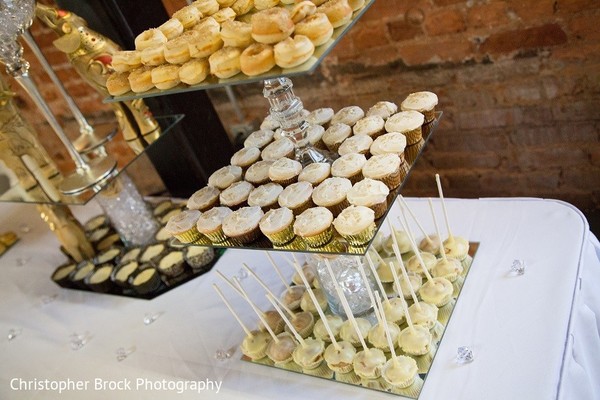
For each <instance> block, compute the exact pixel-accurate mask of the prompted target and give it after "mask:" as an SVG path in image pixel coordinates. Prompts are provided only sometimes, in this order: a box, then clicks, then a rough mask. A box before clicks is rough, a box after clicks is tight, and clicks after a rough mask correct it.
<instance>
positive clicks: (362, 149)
mask: <svg viewBox="0 0 600 400" xmlns="http://www.w3.org/2000/svg"><path fill="white" fill-rule="evenodd" d="M372 144H373V138H371V136H369V135H355V136H350V137H349V138H348V139H346V140H344V143H342V144H341V146H340V148H339V149H338V154H339V155H340V156H345V155H346V154H350V153H358V154H364V155H365V156H368V155H369V149H370V148H371V145H372Z"/></svg>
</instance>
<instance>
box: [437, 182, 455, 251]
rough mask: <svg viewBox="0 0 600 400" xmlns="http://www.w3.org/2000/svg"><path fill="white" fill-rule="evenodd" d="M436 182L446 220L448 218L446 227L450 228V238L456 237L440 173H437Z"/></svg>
mask: <svg viewBox="0 0 600 400" xmlns="http://www.w3.org/2000/svg"><path fill="white" fill-rule="evenodd" d="M435 183H436V185H437V190H438V194H439V196H440V202H441V203H442V211H443V212H444V220H446V229H447V230H448V239H454V235H452V230H451V229H450V222H448V211H447V210H446V202H445V201H444V191H443V190H442V182H441V181H440V174H435Z"/></svg>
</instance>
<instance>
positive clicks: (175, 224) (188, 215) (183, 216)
mask: <svg viewBox="0 0 600 400" xmlns="http://www.w3.org/2000/svg"><path fill="white" fill-rule="evenodd" d="M201 214H202V213H201V212H200V211H198V210H186V211H183V212H181V213H179V214H177V215H175V216H173V217H171V218H170V219H169V222H167V226H166V229H167V232H169V233H170V234H171V235H177V234H179V233H183V232H185V231H187V230H190V229H192V228H193V227H194V225H195V224H196V222H197V221H198V218H200V215H201Z"/></svg>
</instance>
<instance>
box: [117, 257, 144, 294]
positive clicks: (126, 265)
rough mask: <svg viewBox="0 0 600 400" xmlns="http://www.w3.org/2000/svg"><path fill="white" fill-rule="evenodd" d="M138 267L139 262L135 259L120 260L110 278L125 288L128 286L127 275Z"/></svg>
mask: <svg viewBox="0 0 600 400" xmlns="http://www.w3.org/2000/svg"><path fill="white" fill-rule="evenodd" d="M138 267H139V263H138V262H137V261H133V260H130V261H127V262H121V264H119V265H118V266H117V267H116V268H115V269H114V270H113V272H112V273H111V279H112V281H113V282H114V283H115V284H116V285H117V286H120V287H123V288H127V287H129V277H130V276H131V274H133V273H134V272H135V271H136V270H137V269H138Z"/></svg>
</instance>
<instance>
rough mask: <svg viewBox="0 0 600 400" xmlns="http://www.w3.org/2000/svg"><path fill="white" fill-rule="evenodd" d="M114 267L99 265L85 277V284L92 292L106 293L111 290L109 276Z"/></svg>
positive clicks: (111, 284)
mask: <svg viewBox="0 0 600 400" xmlns="http://www.w3.org/2000/svg"><path fill="white" fill-rule="evenodd" d="M114 268H115V266H114V265H112V264H103V265H99V266H98V268H96V270H95V271H94V272H92V273H91V274H89V275H88V276H86V277H85V279H84V282H85V284H86V285H87V286H88V287H89V288H90V289H92V290H93V291H94V292H98V293H106V292H108V291H109V290H110V289H112V288H113V283H112V281H111V280H110V276H111V274H112V272H113V270H114Z"/></svg>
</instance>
